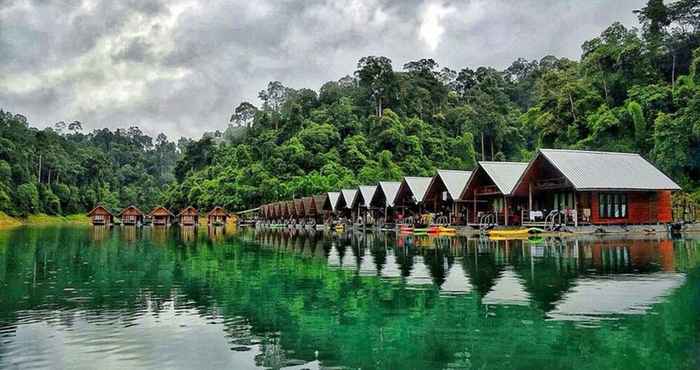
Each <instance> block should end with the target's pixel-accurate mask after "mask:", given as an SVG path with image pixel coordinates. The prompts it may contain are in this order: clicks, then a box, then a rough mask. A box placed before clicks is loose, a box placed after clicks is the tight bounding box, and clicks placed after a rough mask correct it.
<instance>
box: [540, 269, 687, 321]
mask: <svg viewBox="0 0 700 370" xmlns="http://www.w3.org/2000/svg"><path fill="white" fill-rule="evenodd" d="M684 282H685V276H684V275H682V274H676V273H653V274H646V275H619V276H615V277H613V278H609V277H590V278H581V279H578V280H577V281H576V286H575V287H574V288H572V289H571V291H570V292H568V293H566V294H565V295H564V297H563V298H562V300H561V301H560V302H558V303H557V305H556V307H555V308H554V310H552V311H551V312H549V313H548V316H549V317H551V318H552V319H555V320H591V319H595V318H597V317H601V316H609V315H614V314H643V313H645V312H646V311H647V310H648V309H649V308H650V307H651V305H653V304H655V303H658V302H660V301H661V299H662V298H663V297H665V296H668V295H670V294H671V293H672V292H673V290H675V289H676V288H678V287H680V286H681V285H682V284H683V283H684Z"/></svg>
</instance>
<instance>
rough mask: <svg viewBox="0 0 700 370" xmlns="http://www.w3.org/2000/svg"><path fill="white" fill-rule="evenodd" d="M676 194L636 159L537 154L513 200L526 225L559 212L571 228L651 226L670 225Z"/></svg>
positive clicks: (613, 155)
mask: <svg viewBox="0 0 700 370" xmlns="http://www.w3.org/2000/svg"><path fill="white" fill-rule="evenodd" d="M675 190H680V187H679V186H678V185H677V184H676V183H675V182H673V180H671V179H670V178H669V177H667V176H666V175H665V174H664V173H663V172H661V171H660V170H658V169H657V168H656V167H654V166H653V165H652V164H651V163H649V162H647V161H646V160H645V159H644V158H642V157H641V156H640V155H638V154H632V153H615V152H592V151H581V150H556V149H540V150H539V151H538V153H537V154H536V156H535V158H534V159H533V160H532V161H530V163H529V164H528V166H527V168H526V170H525V171H524V172H523V174H522V176H521V178H520V179H519V180H518V182H517V184H516V185H515V187H514V190H513V193H512V195H513V196H514V197H519V198H521V199H522V200H523V203H524V205H525V206H526V207H525V208H524V209H525V210H527V212H523V214H524V215H525V218H526V220H525V222H529V221H531V220H533V219H536V217H537V216H539V215H546V214H549V213H550V212H552V211H557V212H561V213H563V214H565V215H566V216H567V218H569V219H570V220H572V221H573V223H575V224H580V223H590V224H594V225H608V224H652V223H668V222H671V221H672V213H671V210H672V208H671V192H672V191H675ZM533 212H535V214H534V215H533Z"/></svg>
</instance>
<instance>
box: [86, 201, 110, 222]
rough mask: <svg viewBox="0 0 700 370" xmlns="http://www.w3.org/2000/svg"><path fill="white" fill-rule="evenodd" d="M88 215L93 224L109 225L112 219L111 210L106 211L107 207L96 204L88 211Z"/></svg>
mask: <svg viewBox="0 0 700 370" xmlns="http://www.w3.org/2000/svg"><path fill="white" fill-rule="evenodd" d="M87 215H88V217H90V222H91V223H92V224H93V225H105V226H109V225H111V224H112V222H113V221H114V215H112V212H110V211H108V210H107V208H105V207H103V206H101V205H97V206H95V208H93V209H92V210H90V212H88V214H87Z"/></svg>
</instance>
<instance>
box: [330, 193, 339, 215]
mask: <svg viewBox="0 0 700 370" xmlns="http://www.w3.org/2000/svg"><path fill="white" fill-rule="evenodd" d="M339 199H340V192H339V191H329V192H328V201H329V202H330V203H331V211H333V212H335V211H336V208H337V207H338V200H339Z"/></svg>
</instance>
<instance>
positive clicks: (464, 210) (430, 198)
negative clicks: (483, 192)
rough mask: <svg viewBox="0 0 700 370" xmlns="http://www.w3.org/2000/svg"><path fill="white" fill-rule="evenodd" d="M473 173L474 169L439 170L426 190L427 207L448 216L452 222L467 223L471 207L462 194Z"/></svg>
mask: <svg viewBox="0 0 700 370" xmlns="http://www.w3.org/2000/svg"><path fill="white" fill-rule="evenodd" d="M471 175H472V171H454V170H438V171H437V175H436V176H435V177H433V179H432V180H431V181H430V185H429V186H428V189H427V190H426V191H425V201H424V202H425V205H426V207H428V208H430V210H431V211H433V212H435V213H438V214H441V215H443V216H445V217H447V220H448V223H450V224H456V225H459V224H465V223H466V218H467V217H466V216H467V214H468V208H469V207H468V206H467V203H466V202H464V201H461V200H460V196H461V195H462V192H464V189H466V187H467V182H468V181H469V178H470V177H471Z"/></svg>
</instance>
